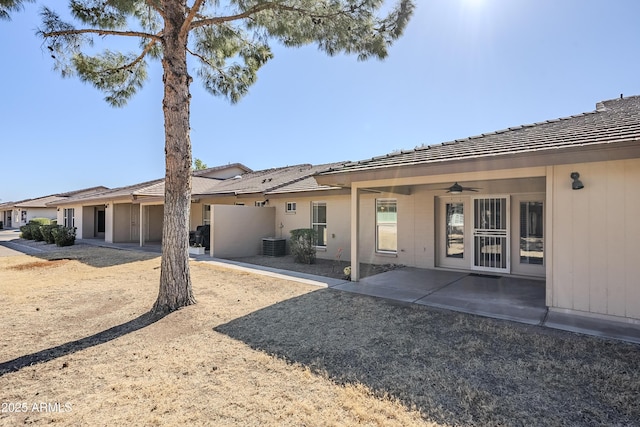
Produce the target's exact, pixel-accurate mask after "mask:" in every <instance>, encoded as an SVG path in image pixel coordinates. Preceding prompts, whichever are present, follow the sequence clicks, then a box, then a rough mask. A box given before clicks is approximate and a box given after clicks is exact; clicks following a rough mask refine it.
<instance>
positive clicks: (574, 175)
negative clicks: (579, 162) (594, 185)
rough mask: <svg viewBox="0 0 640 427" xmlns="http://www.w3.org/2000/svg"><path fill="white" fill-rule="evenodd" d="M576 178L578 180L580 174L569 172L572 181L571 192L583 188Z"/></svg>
mask: <svg viewBox="0 0 640 427" xmlns="http://www.w3.org/2000/svg"><path fill="white" fill-rule="evenodd" d="M578 178H580V174H579V173H578V172H571V179H572V180H573V182H572V183H571V189H572V190H580V189H582V188H584V184H583V183H582V181H580V180H579V179H578Z"/></svg>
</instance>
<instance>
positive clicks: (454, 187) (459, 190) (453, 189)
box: [439, 182, 480, 194]
mask: <svg viewBox="0 0 640 427" xmlns="http://www.w3.org/2000/svg"><path fill="white" fill-rule="evenodd" d="M439 190H447V193H450V194H460V193H462V192H463V191H474V192H477V191H478V190H480V188H475V187H463V186H462V185H460V184H458V183H457V182H456V183H455V184H453V185H452V186H451V187H447V188H439Z"/></svg>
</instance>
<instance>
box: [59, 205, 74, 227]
mask: <svg viewBox="0 0 640 427" xmlns="http://www.w3.org/2000/svg"><path fill="white" fill-rule="evenodd" d="M62 213H63V222H64V226H65V227H69V228H74V227H75V226H76V210H75V208H65V209H64V211H62ZM69 214H71V215H69ZM69 218H71V225H69V224H68V222H69Z"/></svg>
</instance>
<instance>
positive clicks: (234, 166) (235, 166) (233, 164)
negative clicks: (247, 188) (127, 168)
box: [193, 163, 253, 176]
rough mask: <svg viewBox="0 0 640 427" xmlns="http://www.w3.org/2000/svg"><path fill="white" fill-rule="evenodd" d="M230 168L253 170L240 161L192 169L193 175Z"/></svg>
mask: <svg viewBox="0 0 640 427" xmlns="http://www.w3.org/2000/svg"><path fill="white" fill-rule="evenodd" d="M231 168H238V169H242V170H244V171H245V172H253V169H251V168H248V167H246V166H245V165H243V164H242V163H229V164H228V165H221V166H214V167H212V168H207V169H201V170H197V171H193V176H203V175H206V174H209V173H211V172H216V171H221V170H225V169H231Z"/></svg>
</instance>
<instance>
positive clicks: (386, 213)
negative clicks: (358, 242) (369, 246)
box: [376, 199, 398, 253]
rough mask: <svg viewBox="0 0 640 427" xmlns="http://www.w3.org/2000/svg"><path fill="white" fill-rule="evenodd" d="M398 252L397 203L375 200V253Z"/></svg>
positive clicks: (387, 200)
mask: <svg viewBox="0 0 640 427" xmlns="http://www.w3.org/2000/svg"><path fill="white" fill-rule="evenodd" d="M397 251H398V202H397V201H396V199H377V200H376V252H391V253H396V252H397Z"/></svg>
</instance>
